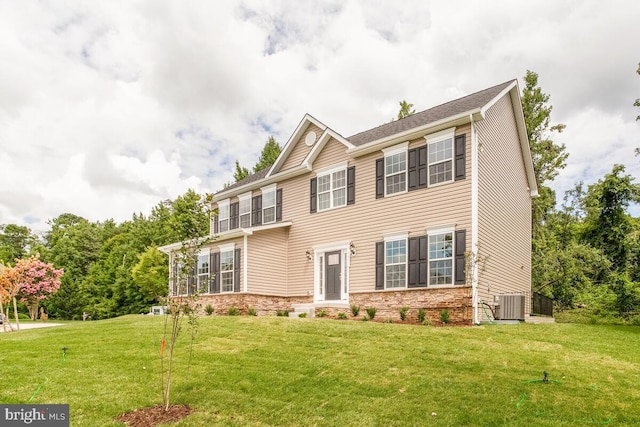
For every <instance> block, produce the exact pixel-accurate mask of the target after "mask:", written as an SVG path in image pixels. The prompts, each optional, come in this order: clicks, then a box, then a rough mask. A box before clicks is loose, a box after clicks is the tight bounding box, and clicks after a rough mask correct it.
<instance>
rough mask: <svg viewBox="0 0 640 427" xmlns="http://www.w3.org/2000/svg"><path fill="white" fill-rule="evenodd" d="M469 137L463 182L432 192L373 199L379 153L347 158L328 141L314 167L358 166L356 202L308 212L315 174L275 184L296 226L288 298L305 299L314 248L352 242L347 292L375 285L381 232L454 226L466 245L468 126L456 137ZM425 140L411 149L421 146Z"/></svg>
mask: <svg viewBox="0 0 640 427" xmlns="http://www.w3.org/2000/svg"><path fill="white" fill-rule="evenodd" d="M465 132H466V133H467V139H466V141H467V156H466V159H467V171H466V175H467V179H465V180H463V181H458V182H453V183H448V184H444V185H440V186H434V187H432V188H426V189H421V190H417V191H412V192H407V193H403V194H397V195H393V196H388V197H386V198H383V199H376V198H375V162H376V159H378V158H382V156H383V154H382V152H381V151H380V152H376V153H372V154H370V155H367V156H363V157H359V158H357V159H348V158H347V157H346V155H345V154H344V146H343V145H342V144H340V143H339V142H337V141H334V140H332V141H329V142H328V143H327V145H326V146H325V147H324V149H323V152H322V153H321V154H320V156H318V158H317V159H316V162H314V169H316V168H318V167H325V166H331V165H333V164H335V163H339V162H340V161H344V160H349V166H355V167H356V203H355V204H354V205H349V206H344V207H340V208H337V209H333V210H328V211H323V212H317V213H313V214H311V213H310V212H309V185H310V184H309V180H310V178H311V177H313V176H315V172H312V173H309V174H305V175H302V176H299V177H296V178H293V179H291V180H289V181H286V182H283V183H279V184H278V186H279V188H283V195H284V197H283V199H284V203H283V218H282V219H283V220H284V221H287V220H291V221H293V223H294V225H293V226H292V227H291V229H290V232H289V256H288V258H289V265H288V274H289V277H288V281H289V282H288V286H289V295H303V294H306V293H307V292H308V291H311V290H313V280H314V277H313V263H310V262H308V261H307V259H306V257H305V252H306V250H307V249H311V248H312V247H313V246H316V245H326V244H337V243H342V242H353V243H354V245H355V247H356V252H357V253H356V256H355V257H351V268H350V271H349V279H350V291H351V292H370V291H372V290H373V289H374V287H375V257H374V255H375V242H377V241H381V240H382V239H383V237H384V235H385V234H391V233H402V232H408V233H409V237H413V236H419V235H424V234H425V233H426V231H425V228H426V227H434V226H441V225H451V224H455V227H456V229H467V231H468V232H467V247H469V245H470V243H469V242H470V240H469V239H470V236H471V232H470V227H471V184H470V182H471V180H470V158H471V156H470V151H469V150H470V148H469V147H470V140H471V138H470V135H469V127H468V126H466V127H464V128H461V129H460V130H457V131H456V135H458V134H462V133H465ZM424 143H425V140H424V138H419V139H416V140H414V141H411V142H410V145H409V147H410V148H413V147H414V146H417V145H423V144H424Z"/></svg>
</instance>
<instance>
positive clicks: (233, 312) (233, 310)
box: [227, 305, 240, 316]
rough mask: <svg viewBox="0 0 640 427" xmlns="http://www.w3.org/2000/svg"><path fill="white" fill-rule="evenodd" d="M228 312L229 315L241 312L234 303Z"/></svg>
mask: <svg viewBox="0 0 640 427" xmlns="http://www.w3.org/2000/svg"><path fill="white" fill-rule="evenodd" d="M227 314H228V315H229V316H238V315H239V314H240V309H239V308H238V307H236V306H234V305H232V306H231V307H229V310H227Z"/></svg>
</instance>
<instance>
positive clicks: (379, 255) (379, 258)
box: [376, 242, 384, 291]
mask: <svg viewBox="0 0 640 427" xmlns="http://www.w3.org/2000/svg"><path fill="white" fill-rule="evenodd" d="M382 289H384V242H376V291H378V290H382Z"/></svg>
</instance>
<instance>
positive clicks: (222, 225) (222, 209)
mask: <svg viewBox="0 0 640 427" xmlns="http://www.w3.org/2000/svg"><path fill="white" fill-rule="evenodd" d="M230 213H231V212H230V205H229V199H225V200H220V201H219V202H218V233H224V232H225V231H229V228H230V226H231V223H230V221H231V219H230Z"/></svg>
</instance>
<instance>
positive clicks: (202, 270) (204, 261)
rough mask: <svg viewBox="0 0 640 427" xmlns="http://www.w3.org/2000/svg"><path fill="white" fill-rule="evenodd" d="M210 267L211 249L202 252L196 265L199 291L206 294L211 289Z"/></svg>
mask: <svg viewBox="0 0 640 427" xmlns="http://www.w3.org/2000/svg"><path fill="white" fill-rule="evenodd" d="M209 267H210V266H209V251H208V250H206V251H202V252H200V255H198V262H197V265H196V274H197V281H198V293H201V294H204V293H207V292H208V291H209V271H210V268H209Z"/></svg>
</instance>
